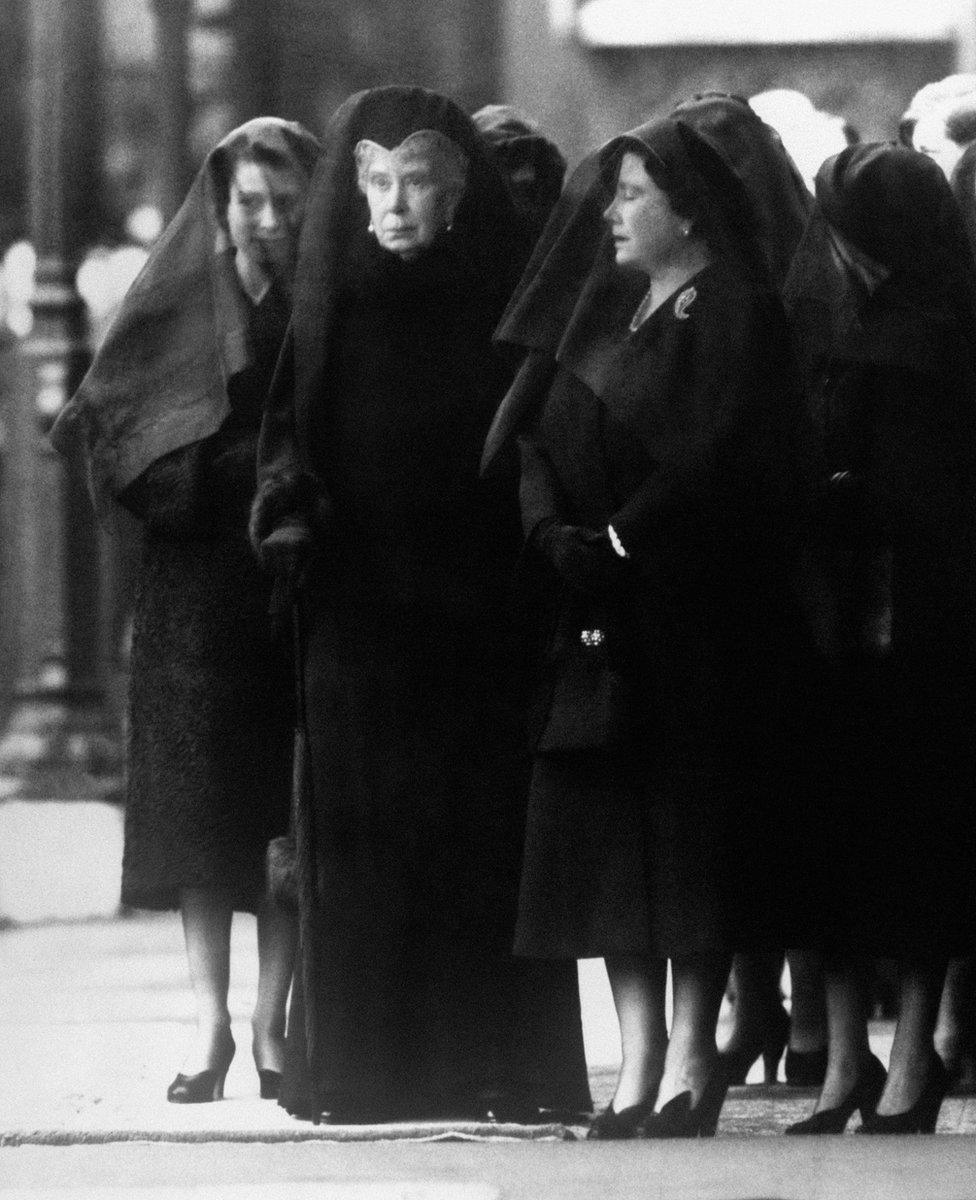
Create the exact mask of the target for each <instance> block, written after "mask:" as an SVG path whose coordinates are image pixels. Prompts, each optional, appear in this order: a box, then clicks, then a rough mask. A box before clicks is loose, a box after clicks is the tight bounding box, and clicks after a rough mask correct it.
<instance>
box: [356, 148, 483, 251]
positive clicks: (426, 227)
mask: <svg viewBox="0 0 976 1200" xmlns="http://www.w3.org/2000/svg"><path fill="white" fill-rule="evenodd" d="M363 184H364V191H365V193H366V203H367V204H368V205H369V217H370V222H371V223H372V226H373V232H374V233H375V235H376V240H377V241H378V242H379V244H380V245H381V246H382V247H383V249H384V250H389V251H390V252H391V253H393V254H398V255H399V256H400V257H401V258H405V259H410V258H416V257H417V255H418V254H420V253H421V251H423V250H424V249H426V247H428V246H430V245H431V244H432V243H433V241H434V239H435V238H436V237H437V235H438V234H439V233H440V232H441V230H442V229H445V228H446V227H447V226H448V225H449V224H450V223H451V221H452V219H453V217H454V209H455V208H456V206H457V202H458V199H459V194H458V193H457V191H456V190H455V189H451V188H450V187H449V186H448V185H446V184H445V183H444V182H443V181H441V180H439V179H438V177H437V173H436V171H435V167H434V164H433V163H432V161H431V159H430V158H429V157H427V156H424V155H412V156H410V157H409V158H403V157H401V156H394V155H393V154H391V153H390V152H389V151H386V150H383V149H381V148H377V149H376V151H375V153H374V154H373V157H372V160H371V162H370V163H369V166H368V167H367V169H366V172H365V179H364V181H363Z"/></svg>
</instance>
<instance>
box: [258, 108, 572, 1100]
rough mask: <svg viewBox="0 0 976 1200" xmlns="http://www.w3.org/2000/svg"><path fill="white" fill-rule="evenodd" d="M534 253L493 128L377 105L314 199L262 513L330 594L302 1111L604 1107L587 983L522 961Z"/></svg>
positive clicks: (312, 706) (299, 989)
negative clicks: (522, 534)
mask: <svg viewBox="0 0 976 1200" xmlns="http://www.w3.org/2000/svg"><path fill="white" fill-rule="evenodd" d="M525 252H526V247H525V245H524V241H523V234H522V233H521V232H520V225H519V222H518V219H517V216H516V214H515V211H514V208H513V206H512V202H511V199H510V197H509V195H508V193H507V191H506V188H505V185H504V183H503V181H502V178H501V176H500V175H499V173H498V172H497V170H496V168H495V167H494V166H493V165H492V163H491V162H490V160H489V159H488V156H487V152H486V150H485V148H484V146H483V143H482V141H481V139H480V138H479V136H478V134H477V132H476V131H475V129H474V127H473V125H472V124H471V121H470V120H469V118H468V117H466V116H465V115H464V114H463V113H462V112H461V111H460V110H459V109H458V108H457V107H456V106H455V105H454V104H452V103H451V102H450V101H448V100H446V99H444V98H443V97H441V96H438V95H435V94H433V93H430V92H427V91H424V90H422V89H419V88H405V87H388V88H380V89H375V90H373V91H369V92H363V93H359V94H358V95H355V96H353V97H351V98H350V99H349V100H348V101H347V102H346V103H345V104H344V105H343V106H342V107H341V108H340V109H339V110H338V112H337V113H336V114H335V116H334V118H333V120H332V122H331V125H330V128H329V130H328V133H327V136H326V152H325V156H324V159H323V162H322V164H321V166H320V169H319V171H318V173H317V175H316V177H315V179H314V181H313V185H312V189H311V194H310V198H309V202H308V217H307V223H306V226H305V232H304V236H303V239H302V245H301V253H300V258H299V265H298V273H297V280H296V294H295V307H294V317H293V322H292V326H291V329H290V332H289V334H288V336H287V338H286V342H285V349H284V352H283V355H282V359H281V361H280V363H279V368H278V373H277V376H276V379H275V383H274V386H273V388H272V392H271V395H270V398H269V403H268V408H267V412H266V417H265V424H264V429H263V433H262V445H261V453H260V458H259V479H260V490H259V494H258V498H257V502H256V506H255V510H254V514H253V519H252V533H253V540H254V542H255V545H256V547H257V550H258V553H259V554H260V555H261V556H262V558H263V559H264V560H265V561H266V562H268V563H270V564H271V565H272V566H274V567H276V568H277V569H278V570H279V571H280V572H281V573H282V575H283V576H285V577H288V578H290V579H291V580H292V581H293V582H294V581H296V580H297V579H298V577H299V576H302V581H301V586H300V588H299V591H298V606H299V611H300V617H301V619H300V623H299V624H300V642H299V658H300V675H301V690H302V691H303V693H304V713H303V719H304V724H305V735H306V740H307V747H308V752H307V769H306V780H305V787H304V788H303V790H302V792H301V795H300V798H299V803H298V806H297V809H296V813H295V827H296V828H295V833H296V840H297V875H298V902H299V912H300V948H299V949H300V970H299V972H298V978H297V980H296V987H295V991H294V1001H293V1007H292V1012H291V1020H290V1024H289V1035H288V1036H289V1043H288V1049H289V1057H288V1066H287V1072H286V1079H285V1084H284V1090H283V1094H282V1104H283V1105H284V1106H285V1107H286V1108H288V1109H289V1110H290V1111H291V1112H293V1113H295V1114H296V1115H299V1116H303V1117H307V1118H311V1119H313V1120H318V1119H320V1116H321V1115H322V1114H326V1119H327V1120H330V1121H333V1122H350V1121H371V1120H389V1119H394V1118H396V1117H398V1116H423V1115H431V1116H438V1115H442V1116H448V1117H464V1116H467V1117H484V1116H487V1115H489V1114H491V1115H493V1116H494V1117H495V1118H499V1119H504V1118H506V1117H518V1118H523V1119H535V1120H537V1119H538V1116H539V1110H540V1108H549V1109H553V1108H555V1109H561V1110H570V1111H573V1112H576V1111H579V1110H581V1109H586V1108H588V1107H589V1095H588V1087H587V1082H586V1072H585V1063H584V1059H583V1048H582V1037H581V1029H580V1015H579V1002H578V996H577V989H576V979H575V972H574V969H573V966H572V964H568V963H567V964H533V963H528V962H525V961H519V960H516V959H515V958H514V956H513V955H512V952H511V943H512V935H513V929H514V924H515V912H516V899H517V891H518V876H519V867H520V861H521V841H522V833H523V826H524V813H525V795H526V791H527V786H528V761H527V759H528V755H527V750H526V747H525V737H524V728H523V718H524V705H523V699H524V690H523V683H524V681H523V679H522V677H521V672H522V670H523V668H522V663H523V661H524V655H523V653H522V647H521V644H520V642H519V640H518V632H517V630H518V624H517V621H516V616H517V614H516V611H515V606H514V600H513V592H512V577H513V571H514V567H515V563H516V559H517V555H518V549H519V542H520V538H519V530H518V513H517V510H516V506H515V503H514V495H513V490H514V489H513V488H512V487H511V485H508V486H506V483H505V481H494V482H490V483H486V482H483V481H480V480H479V479H478V457H479V454H480V451H481V446H482V444H483V441H484V437H485V432H486V430H487V427H488V424H489V421H490V419H491V415H492V413H493V412H494V410H495V408H496V406H497V404H498V400H499V397H500V395H501V394H502V392H503V391H504V388H505V386H506V385H507V382H508V379H509V371H508V368H507V366H506V363H505V361H504V360H503V359H502V358H501V357H500V356H499V355H498V353H497V352H496V351H495V350H494V349H493V348H492V345H491V332H492V329H493V327H494V325H495V323H496V322H497V320H498V317H499V315H500V313H501V310H502V307H503V305H504V303H505V299H506V298H507V296H508V294H509V293H510V291H511V288H512V286H513V284H514V282H515V280H516V279H517V277H518V274H519V272H520V271H521V268H522V265H523V263H524V260H525Z"/></svg>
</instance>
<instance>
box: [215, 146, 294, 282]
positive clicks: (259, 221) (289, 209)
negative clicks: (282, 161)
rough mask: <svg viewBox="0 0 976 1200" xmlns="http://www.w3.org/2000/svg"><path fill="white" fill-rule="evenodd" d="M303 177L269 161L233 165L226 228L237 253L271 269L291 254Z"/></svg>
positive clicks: (288, 260) (286, 261) (284, 264)
mask: <svg viewBox="0 0 976 1200" xmlns="http://www.w3.org/2000/svg"><path fill="white" fill-rule="evenodd" d="M306 191H307V184H306V182H305V180H304V179H303V178H302V177H301V176H300V175H299V174H298V173H297V172H294V171H289V170H286V169H282V168H279V167H273V166H271V165H270V164H269V163H262V162H252V161H250V160H247V159H245V160H242V161H241V162H239V163H238V164H237V165H236V167H235V168H234V174H233V176H232V177H231V183H230V193H229V199H228V204H227V229H228V232H229V233H230V240H231V241H232V242H233V244H234V247H235V249H236V250H237V251H238V253H240V254H244V255H246V256H247V257H249V258H251V259H253V260H254V261H255V262H257V263H258V264H260V265H261V266H264V267H267V268H269V269H270V270H272V271H274V270H276V269H278V270H280V269H281V268H284V267H287V266H289V265H290V264H291V263H292V262H293V261H294V258H295V252H296V249H297V246H298V232H299V229H300V228H301V223H302V213H303V211H304V208H305V193H306Z"/></svg>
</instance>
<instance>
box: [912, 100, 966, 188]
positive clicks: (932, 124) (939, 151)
mask: <svg viewBox="0 0 976 1200" xmlns="http://www.w3.org/2000/svg"><path fill="white" fill-rule="evenodd" d="M912 147H913V148H914V149H915V150H918V151H919V152H920V153H922V154H926V155H928V157H929V158H931V159H932V161H933V162H935V163H938V165H939V167H940V168H941V169H942V174H943V175H945V177H946V179H951V178H952V172H953V168H954V167H955V165H956V163H957V162H958V161H959V160H960V158H962V156H963V154H964V153H965V150H966V147H965V146H964V145H960V144H959V143H958V142H954V141H953V140H952V138H951V137H949V135H948V133H946V126H945V116H944V114H943V112H942V111H941V109H937V110H936V111H934V112H928V113H923V114H922V116H920V117H919V119H918V121H917V122H916V123H915V128H914V129H913V130H912Z"/></svg>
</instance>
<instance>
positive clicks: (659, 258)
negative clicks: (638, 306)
mask: <svg viewBox="0 0 976 1200" xmlns="http://www.w3.org/2000/svg"><path fill="white" fill-rule="evenodd" d="M603 216H604V218H605V220H606V221H607V222H608V223H609V225H610V232H611V234H612V235H613V246H614V254H615V257H616V261H617V266H619V267H630V268H632V269H635V270H639V271H645V272H646V273H647V274H648V275H653V274H655V273H656V272H657V271H659V270H660V269H661V268H662V267H664V266H666V265H667V264H668V263H670V262H671V261H672V259H673V258H674V255H675V253H676V251H677V250H678V248H679V247H680V246H681V245H682V244H683V243H684V242H685V240H686V238H687V237H688V230H689V224H688V220H687V219H686V218H685V217H680V216H678V214H677V213H676V212H675V211H674V209H673V208H672V207H671V204H670V201H669V200H668V197H667V195H666V194H665V193H664V192H663V191H662V190H661V189H660V188H659V187H658V185H657V184H656V183H655V182H654V180H653V179H652V178H651V177H650V175H648V173H647V168H646V167H645V166H644V163H643V160H642V159H641V158H640V156H639V155H637V154H632V153H627V154H625V155H624V156H623V159H622V160H621V163H620V173H619V175H618V176H617V190H616V192H615V193H614V197H613V200H612V202H611V204H610V206H609V208H607V210H606V212H605V213H604V214H603Z"/></svg>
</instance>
